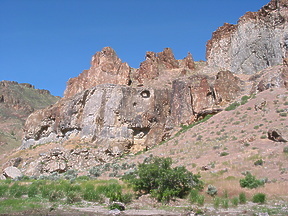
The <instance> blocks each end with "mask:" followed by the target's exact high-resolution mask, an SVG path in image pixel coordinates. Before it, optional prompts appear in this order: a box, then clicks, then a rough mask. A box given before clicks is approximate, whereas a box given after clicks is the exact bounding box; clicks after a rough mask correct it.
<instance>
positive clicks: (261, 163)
mask: <svg viewBox="0 0 288 216" xmlns="http://www.w3.org/2000/svg"><path fill="white" fill-rule="evenodd" d="M263 163H264V161H263V160H262V159H259V160H257V161H255V162H254V165H255V166H262V165H263Z"/></svg>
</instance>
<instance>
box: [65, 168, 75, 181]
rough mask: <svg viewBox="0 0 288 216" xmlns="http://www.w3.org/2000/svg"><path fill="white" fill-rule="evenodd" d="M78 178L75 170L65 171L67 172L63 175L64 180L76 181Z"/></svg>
mask: <svg viewBox="0 0 288 216" xmlns="http://www.w3.org/2000/svg"><path fill="white" fill-rule="evenodd" d="M77 176H78V173H77V171H76V170H67V172H65V173H64V178H65V179H67V180H71V179H76V178H77Z"/></svg>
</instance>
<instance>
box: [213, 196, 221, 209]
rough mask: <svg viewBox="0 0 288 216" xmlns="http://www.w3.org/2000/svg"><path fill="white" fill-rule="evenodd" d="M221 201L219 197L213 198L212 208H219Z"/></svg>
mask: <svg viewBox="0 0 288 216" xmlns="http://www.w3.org/2000/svg"><path fill="white" fill-rule="evenodd" d="M220 201H221V199H220V198H219V197H215V199H214V204H213V205H214V208H216V209H217V208H219V206H220Z"/></svg>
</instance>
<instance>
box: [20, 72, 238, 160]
mask: <svg viewBox="0 0 288 216" xmlns="http://www.w3.org/2000/svg"><path fill="white" fill-rule="evenodd" d="M227 76H229V77H230V76H231V77H234V75H233V74H231V73H230V72H220V73H219V75H218V76H217V77H216V79H215V78H213V77H208V76H204V75H194V76H191V77H188V78H185V79H181V80H175V81H174V82H173V84H172V88H171V89H166V88H164V89H158V88H151V87H144V86H142V87H131V86H123V85H116V84H101V85H97V86H96V87H94V88H91V89H88V90H85V91H83V92H82V93H79V94H76V95H75V96H74V97H71V98H63V99H62V100H60V101H59V102H58V103H56V104H55V105H54V106H52V107H48V108H46V109H44V110H39V111H36V112H34V113H33V114H31V115H30V117H29V118H28V119H27V121H26V124H25V129H24V133H25V136H24V140H23V144H22V147H21V148H22V149H25V148H28V147H29V146H31V145H37V144H43V143H49V142H64V141H66V140H69V139H71V138H78V139H79V140H86V141H87V142H90V143H91V142H92V143H95V145H96V146H97V147H98V148H99V149H102V150H103V151H106V152H109V153H110V154H111V155H121V154H123V153H128V152H131V151H132V152H136V151H139V150H142V149H145V148H149V147H151V146H153V145H155V144H157V143H159V142H160V141H162V140H164V139H165V137H169V135H171V130H172V129H173V128H175V127H177V126H179V125H181V124H190V123H192V122H193V121H195V120H196V119H197V118H198V117H199V116H201V113H203V111H204V110H209V109H210V110H212V111H211V112H214V111H215V110H218V108H219V107H217V104H219V102H218V101H219V99H217V98H216V97H215V95H217V97H221V94H222V93H223V92H225V94H224V93H223V94H224V96H223V97H221V98H222V100H223V102H224V100H226V101H230V100H232V99H233V98H235V97H236V96H237V95H238V94H239V92H240V90H241V85H240V82H236V81H235V80H237V81H238V79H236V78H235V77H234V78H233V79H232V78H231V80H232V83H230V82H229V81H227V80H226V81H225V79H226V78H227ZM219 83H221V85H220V84H219ZM229 88H230V89H232V91H230V93H229V94H228V93H227V92H226V91H227V90H228V89H229ZM216 99H217V100H216ZM214 108H215V109H214ZM213 109H214V111H213Z"/></svg>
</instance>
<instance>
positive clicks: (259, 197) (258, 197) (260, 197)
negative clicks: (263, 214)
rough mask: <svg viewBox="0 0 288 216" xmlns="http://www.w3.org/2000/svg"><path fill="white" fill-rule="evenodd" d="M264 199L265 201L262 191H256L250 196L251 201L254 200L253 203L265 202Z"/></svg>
mask: <svg viewBox="0 0 288 216" xmlns="http://www.w3.org/2000/svg"><path fill="white" fill-rule="evenodd" d="M265 201H266V195H265V194H263V193H257V194H255V195H254V196H253V198H252V202H254V203H261V204H263V203H265Z"/></svg>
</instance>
